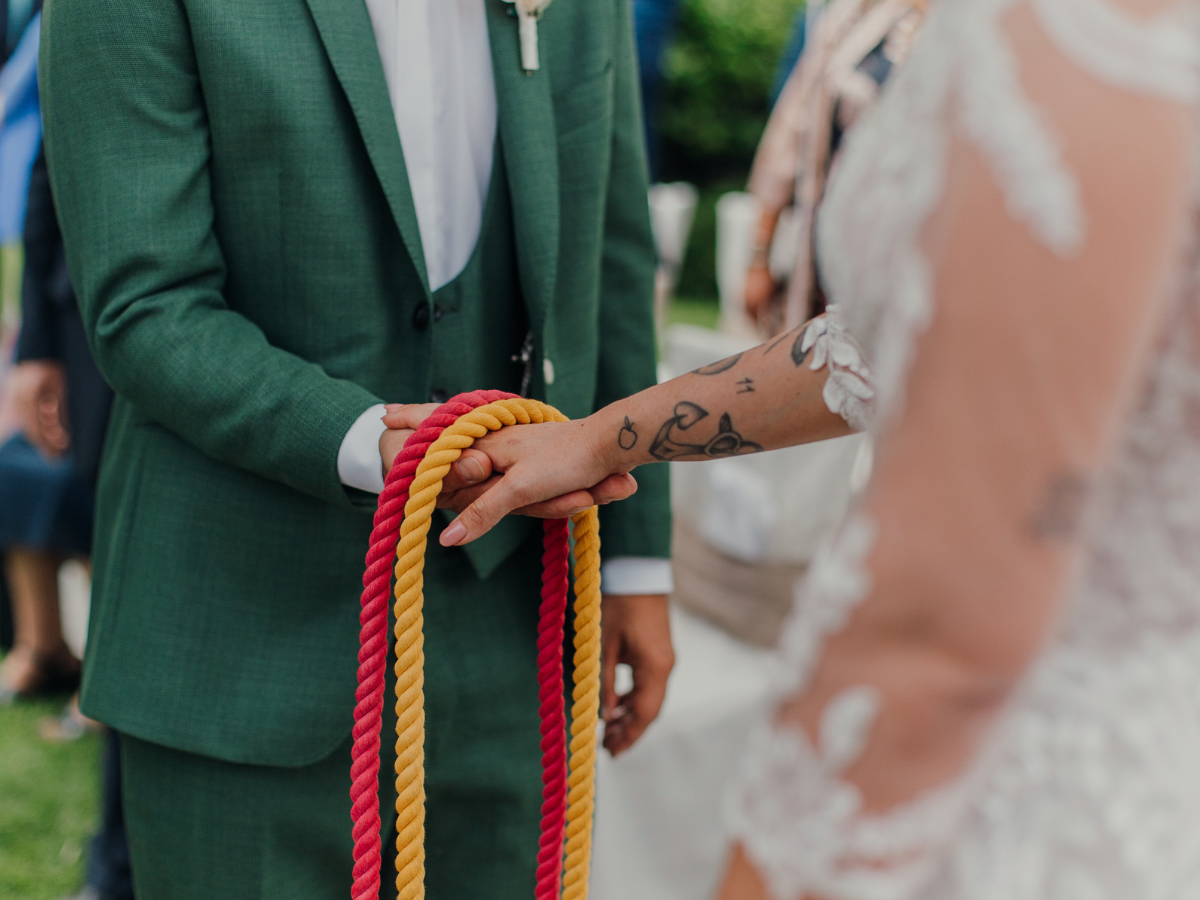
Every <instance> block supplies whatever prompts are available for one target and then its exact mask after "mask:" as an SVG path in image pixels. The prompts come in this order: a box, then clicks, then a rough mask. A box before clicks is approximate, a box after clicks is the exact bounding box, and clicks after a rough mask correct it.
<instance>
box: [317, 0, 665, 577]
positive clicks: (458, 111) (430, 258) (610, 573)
mask: <svg viewBox="0 0 1200 900" xmlns="http://www.w3.org/2000/svg"><path fill="white" fill-rule="evenodd" d="M484 2H485V0H366V4H367V12H368V13H369V14H370V16H371V27H372V28H374V30H375V44H376V46H377V47H378V48H379V57H380V59H381V60H382V62H383V76H384V79H385V80H386V81H387V87H388V93H389V94H390V95H391V100H392V112H393V113H394V114H395V116H396V127H397V128H398V129H399V131H400V145H401V147H403V149H404V163H405V167H406V169H407V171H408V182H409V185H410V186H411V189H412V196H413V203H414V204H415V206H416V209H417V224H418V226H419V227H420V230H421V247H422V249H423V251H424V253H425V267H426V270H427V271H428V273H429V287H430V289H431V290H435V291H436V290H437V289H438V288H440V287H442V286H443V285H446V284H448V283H449V282H451V281H452V280H453V279H454V278H455V277H456V276H457V275H458V274H459V273H460V272H461V271H462V270H463V268H464V267H465V266H466V264H467V262H468V261H470V259H471V254H472V253H473V252H474V250H475V245H476V243H477V242H478V241H479V232H480V229H481V228H482V225H483V208H484V204H485V203H486V202H487V195H488V189H489V186H490V182H491V178H492V163H493V152H494V150H495V144H496V84H495V80H494V75H493V72H492V51H491V45H490V44H489V43H488V30H487V10H486V8H485V6H484ZM513 39H514V40H516V32H515V26H514V34H513ZM383 414H384V408H383V406H373V407H371V408H370V409H368V410H367V411H366V412H364V413H363V414H362V415H361V416H359V417H358V419H357V421H355V423H354V424H353V425H352V426H351V427H350V430H349V431H348V432H346V436H345V437H344V438H343V439H342V444H341V448H340V449H339V451H338V458H337V467H338V477H339V478H340V479H341V481H342V483H343V484H345V485H348V486H349V487H354V488H358V489H360V490H365V491H370V492H372V493H376V494H377V493H379V492H380V491H382V490H383V462H382V460H381V459H380V456H379V438H380V436H381V435H382V434H383V432H384V430H385V429H384V426H383V423H382V422H381V421H380V418H381V417H382V416H383ZM601 582H602V585H603V590H604V591H605V592H606V593H612V594H666V593H670V591H671V589H672V577H671V564H670V562H668V561H667V560H662V559H649V558H641V557H623V558H616V559H610V560H607V561H606V562H605V563H604V566H603V567H602V569H601Z"/></svg>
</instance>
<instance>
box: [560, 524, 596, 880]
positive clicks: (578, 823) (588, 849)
mask: <svg viewBox="0 0 1200 900" xmlns="http://www.w3.org/2000/svg"><path fill="white" fill-rule="evenodd" d="M572 524H573V526H574V528H573V531H574V534H575V690H574V691H573V692H572V694H571V698H572V700H574V705H573V706H572V707H571V762H570V765H569V767H568V776H567V785H568V789H567V868H566V871H565V872H564V873H563V900H587V892H588V870H589V868H590V864H591V860H592V811H593V808H594V806H595V797H596V729H597V727H598V725H599V723H600V518H599V516H597V515H596V510H595V509H594V508H593V509H589V510H587V511H586V512H582V513H580V514H579V515H577V516H575V518H574V519H573V520H572Z"/></svg>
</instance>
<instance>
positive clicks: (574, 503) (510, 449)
mask: <svg viewBox="0 0 1200 900" xmlns="http://www.w3.org/2000/svg"><path fill="white" fill-rule="evenodd" d="M437 408H438V404H436V403H421V404H398V403H393V404H388V406H387V415H386V416H384V419H383V422H384V424H385V425H387V427H388V430H387V431H385V432H384V433H383V436H382V437H381V438H380V439H379V449H380V453H381V455H382V457H383V468H384V472H389V471H391V468H392V464H393V463H394V462H395V460H396V457H397V456H399V455H400V451H401V450H402V449H403V448H404V442H405V441H406V440H408V438H409V436H410V435H411V434H412V433H413V432H414V431H415V430H416V429H417V428H419V427H420V426H421V423H422V422H424V421H425V419H426V418H428V417H429V416H430V415H432V414H433V412H434V410H436V409H437ZM534 431H536V432H537V434H536V435H534V434H532V432H534ZM576 432H579V427H578V425H577V424H576V423H571V422H563V423H558V422H548V423H545V424H543V425H540V426H538V427H537V428H536V429H533V428H524V427H520V426H517V427H514V428H505V429H503V430H502V431H499V432H495V433H493V434H489V435H486V436H484V437H483V438H481V439H480V440H479V441H477V442H476V444H475V446H474V447H470V448H468V449H466V450H464V451H463V453H462V456H461V457H460V458H459V460H458V462H456V463H455V464H454V465H453V466H451V468H450V472H449V473H448V474H447V475H446V478H445V480H444V482H443V487H442V493H441V494H440V495H439V496H438V503H437V505H438V507H439V508H442V509H451V510H453V511H454V512H457V513H465V514H466V516H465V517H466V519H467V522H465V523H464V522H462V521H461V518H462V517H460V519H456V520H455V523H454V524H452V525H451V526H450V527H449V528H447V529H446V531H445V532H443V535H442V538H441V542H442V544H444V545H446V546H453V545H456V544H462V543H468V542H469V541H472V540H475V539H476V538H478V537H480V536H482V535H483V534H484V533H486V532H487V531H488V530H490V529H491V528H492V527H494V526H495V525H496V523H497V522H498V521H499V520H500V519H501V518H503V517H504V516H505V515H507V514H509V513H517V514H519V515H525V516H534V517H535V518H540V519H563V518H567V517H569V516H572V515H575V514H576V513H579V512H582V511H583V510H585V509H589V508H590V507H592V506H603V505H605V504H607V503H612V502H613V501H615V500H624V499H626V498H628V497H630V496H631V495H633V494H634V493H635V492H636V491H637V481H636V480H635V479H634V477H633V476H632V475H630V474H628V473H618V474H608V473H599V472H598V470H597V474H596V477H594V478H592V476H591V474H590V473H589V469H588V467H587V466H586V465H584V466H579V465H575V466H572V465H571V461H572V459H574V457H575V456H576V454H578V453H579V452H580V450H582V449H583V447H581V446H579V442H578V441H576V440H573V438H574V437H575V436H576V434H575V433H576ZM547 440H549V441H550V442H551V444H552V445H553V444H561V445H562V446H561V452H554V451H553V450H552V451H551V452H552V454H553V455H554V456H556V457H557V461H558V462H560V463H562V464H563V468H562V469H560V467H559V466H554V467H543V468H542V469H541V472H542V474H543V475H544V476H545V478H544V479H543V480H542V481H541V483H538V484H536V485H534V484H532V483H530V484H526V483H525V482H526V481H527V480H529V476H530V475H533V474H534V472H535V471H536V470H537V467H536V466H529V465H522V466H520V467H519V469H518V470H517V471H514V472H512V475H513V476H514V477H513V478H509V479H508V481H507V482H506V483H505V484H504V488H505V490H504V491H503V492H502V494H503V496H502V497H501V496H497V497H496V498H495V501H491V502H489V499H488V498H487V497H485V496H484V495H486V494H488V493H489V492H490V491H492V490H493V489H494V488H496V487H498V485H499V484H500V482H501V481H502V479H504V478H506V477H507V475H506V473H509V472H510V470H513V469H514V468H515V467H517V463H518V462H520V461H522V460H525V458H526V457H528V456H531V455H533V454H534V451H535V450H536V451H537V455H539V456H540V455H542V454H543V453H544V452H545V450H546V449H548V448H547V447H546V446H545V443H546V441H547ZM568 444H571V445H574V446H571V447H568V446H567V445H568ZM528 462H529V461H528V460H526V463H528ZM518 482H519V483H518ZM579 485H588V486H587V487H585V488H581V487H579ZM523 498H524V499H523ZM455 524H458V525H459V526H460V527H459V528H457V529H456V528H455ZM469 525H474V527H469Z"/></svg>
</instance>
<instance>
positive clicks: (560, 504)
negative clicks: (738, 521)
mask: <svg viewBox="0 0 1200 900" xmlns="http://www.w3.org/2000/svg"><path fill="white" fill-rule="evenodd" d="M872 397H873V392H872V390H871V387H870V375H869V373H868V371H867V368H866V366H865V365H864V364H863V362H862V358H861V355H860V353H859V350H858V348H857V347H856V346H855V344H854V342H853V341H852V340H851V338H850V337H849V336H848V335H847V334H846V333H845V332H844V331H842V329H841V328H840V326H839V324H838V321H837V312H836V309H835V310H831V311H830V313H829V314H827V315H826V316H822V317H820V318H818V319H814V320H813V321H811V322H809V323H807V324H806V325H803V326H801V327H800V328H798V329H795V330H793V331H790V332H787V333H786V334H783V335H780V336H778V337H776V338H774V339H772V340H770V341H768V342H766V343H764V344H761V345H759V346H757V347H754V348H752V349H750V350H747V351H746V352H744V353H739V354H737V355H736V356H731V357H729V358H728V359H724V360H721V361H720V362H716V363H713V364H712V365H708V366H704V367H702V368H700V369H697V370H696V371H694V372H689V373H688V374H686V375H682V376H680V377H678V378H674V379H672V380H670V381H667V382H664V383H662V384H659V385H656V386H654V387H651V388H648V389H646V390H644V391H642V392H640V393H638V394H634V395H633V396H631V397H627V398H625V399H624V400H620V401H618V402H616V403H613V404H611V405H609V406H607V407H605V408H604V409H602V410H600V411H599V412H597V413H595V414H593V415H591V416H589V417H588V418H586V419H580V420H578V421H575V422H570V423H564V424H549V425H537V426H532V427H516V428H506V429H504V430H502V431H499V432H496V433H494V434H491V435H488V436H487V437H485V438H483V439H482V440H480V441H478V442H477V443H476V445H475V447H476V449H478V450H481V451H483V452H484V453H486V454H487V456H488V457H490V459H491V461H492V465H493V468H494V471H496V472H503V473H504V477H503V478H499V479H497V480H495V482H494V484H493V485H492V486H491V488H490V490H488V491H487V493H485V494H483V495H482V496H481V497H480V498H479V499H477V500H475V502H474V503H472V504H471V506H470V507H468V508H467V509H466V510H465V511H464V512H463V513H462V515H461V516H459V518H458V519H457V520H456V521H457V522H458V523H459V524H461V525H462V526H463V527H464V529H465V531H462V532H459V531H457V530H456V529H455V528H454V526H453V525H451V526H450V527H449V528H447V529H446V531H445V532H444V533H443V536H442V541H443V543H446V544H463V543H469V542H470V541H472V540H475V539H476V538H478V537H480V536H481V535H482V534H484V533H485V532H486V531H487V530H488V529H490V528H491V527H492V526H494V525H495V524H496V523H497V522H499V521H500V519H502V518H503V517H504V516H505V515H507V514H508V513H510V512H512V511H514V510H518V509H524V508H528V507H530V506H531V505H532V504H537V503H541V502H542V501H547V500H551V499H552V498H558V499H557V500H555V502H554V503H552V504H550V505H548V506H547V505H545V504H543V505H542V506H541V507H538V508H537V513H538V514H541V515H551V516H555V515H558V516H561V515H564V514H565V513H566V512H567V511H568V510H569V509H570V508H571V506H572V505H573V504H574V505H585V506H586V505H591V504H590V501H589V499H588V497H587V495H586V494H580V493H579V492H580V491H581V490H586V489H587V488H589V487H591V486H592V485H597V484H600V483H601V482H602V481H603V480H604V479H605V477H606V476H609V475H612V474H614V473H626V472H629V471H630V470H632V469H634V468H635V467H637V466H640V465H643V464H645V463H653V462H667V461H672V460H675V461H679V460H708V459H720V458H722V457H728V456H737V455H741V454H744V453H756V452H759V451H762V450H772V449H776V448H779V447H785V446H791V445H794V444H803V443H809V442H812V441H820V440H826V439H828V438H834V437H841V436H843V435H846V434H850V433H851V432H852V431H854V430H858V429H861V428H862V427H864V426H865V420H866V417H867V415H868V411H869V408H870V403H871V399H872ZM385 421H389V424H392V425H393V427H395V426H399V425H404V424H406V422H405V421H403V420H402V418H401V417H396V418H395V419H394V420H385Z"/></svg>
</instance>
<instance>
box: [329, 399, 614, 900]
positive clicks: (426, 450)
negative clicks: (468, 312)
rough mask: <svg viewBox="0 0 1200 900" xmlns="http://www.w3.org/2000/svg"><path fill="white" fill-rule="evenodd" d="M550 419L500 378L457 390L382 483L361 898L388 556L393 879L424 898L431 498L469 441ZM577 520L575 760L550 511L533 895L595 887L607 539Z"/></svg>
mask: <svg viewBox="0 0 1200 900" xmlns="http://www.w3.org/2000/svg"><path fill="white" fill-rule="evenodd" d="M544 421H566V417H565V416H563V415H562V414H561V413H559V412H558V411H557V410H555V409H554V408H553V407H550V406H548V405H546V404H544V403H540V402H538V401H535V400H527V399H522V398H519V397H513V396H512V395H508V394H502V393H500V392H496V391H481V392H476V393H474V394H464V395H460V396H458V397H456V398H454V399H453V400H451V401H450V402H449V403H447V404H445V405H444V406H442V407H440V408H439V409H438V410H437V412H435V414H434V415H433V416H431V417H430V418H429V419H427V420H426V422H425V423H423V425H422V427H421V429H419V430H418V431H417V432H416V433H415V434H413V435H412V436H411V437H410V438H409V440H408V441H407V442H406V443H405V447H404V450H403V451H402V453H401V455H400V457H399V458H398V459H397V461H396V464H395V466H394V467H393V470H392V472H391V473H390V474H389V477H388V479H387V484H386V486H385V488H384V492H383V494H381V495H380V498H379V509H378V511H377V512H376V516H375V529H374V531H373V532H372V536H371V549H370V551H369V553H368V555H367V570H366V573H365V574H364V576H363V585H364V590H363V597H362V605H363V611H362V615H361V623H362V634H361V636H360V639H361V644H362V648H361V650H360V653H359V662H360V666H359V689H358V693H357V699H358V706H357V707H356V710H355V727H354V761H353V765H352V769H351V772H352V779H353V786H352V788H351V798H352V813H353V817H354V841H355V848H354V859H355V866H354V889H353V894H352V896H353V898H354V900H372V898H376V897H378V895H379V886H380V881H379V877H380V876H379V869H380V859H381V852H380V850H381V848H380V844H379V837H380V826H381V821H380V816H379V797H378V774H379V748H380V739H379V733H380V727H381V721H382V701H383V674H382V673H383V665H384V664H385V660H386V644H385V641H384V639H383V636H382V635H383V632H384V631H386V621H387V607H386V601H385V600H384V599H383V598H384V597H385V594H386V589H387V585H388V581H389V578H388V574H389V573H388V572H387V563H386V560H387V558H389V557H391V555H392V553H393V548H395V550H394V552H395V554H396V559H397V561H396V565H395V577H396V584H395V598H396V602H395V620H396V625H395V640H396V666H395V672H396V717H397V724H396V733H397V740H396V794H397V799H396V814H397V820H396V831H397V840H396V872H397V875H396V888H397V894H398V897H399V900H423V898H424V896H425V849H424V842H425V750H424V747H425V702H424V684H425V682H424V660H425V657H424V635H423V626H424V612H423V611H424V562H425V550H426V547H427V544H428V535H429V530H430V526H431V521H432V516H433V511H434V509H435V508H436V505H437V497H438V494H439V493H441V490H442V484H443V480H444V479H445V477H446V475H447V474H448V473H449V471H450V467H451V466H452V465H453V464H454V463H455V462H456V461H457V460H458V458H459V457H460V456H461V455H462V451H463V450H465V449H466V448H467V447H469V446H471V445H472V444H473V443H474V442H475V441H476V440H478V439H479V438H481V437H483V436H484V435H486V434H488V433H489V432H492V431H497V430H499V429H500V428H503V427H505V426H508V425H517V424H523V425H524V424H530V423H538V422H544ZM401 509H403V515H402V518H401V513H400V510H401ZM572 525H573V532H574V537H575V548H574V558H575V595H576V600H575V639H574V649H575V655H574V688H573V691H572V701H573V705H572V710H571V741H570V758H569V761H568V760H567V754H566V746H565V744H566V738H565V702H564V700H563V673H562V654H561V647H562V641H563V631H564V619H565V613H566V606H567V556H568V553H569V551H568V547H567V545H568V540H567V527H566V521H565V520H558V521H553V520H550V521H547V522H546V523H545V539H544V551H545V552H544V556H543V570H544V572H543V588H542V605H541V608H540V610H539V626H538V645H537V647H538V685H539V691H538V694H539V701H540V714H541V717H542V726H541V734H542V742H541V746H542V752H543V758H542V764H543V784H544V788H543V804H542V834H541V838H540V840H539V847H538V867H537V888H536V893H535V897H536V900H551V898H555V897H557V896H558V895H559V892H560V888H561V891H562V895H563V897H564V898H566V900H585V898H586V896H587V883H588V870H589V862H590V856H591V835H592V814H593V809H594V804H595V760H596V744H597V734H596V732H597V726H598V724H599V706H600V539H599V519H598V517H597V515H596V510H595V509H589V510H586V511H584V512H582V513H580V514H578V515H577V516H575V517H574V518H573V520H572ZM397 538H398V539H399V546H398V547H397ZM564 837H565V842H566V846H565V855H566V868H565V871H563V855H564ZM560 875H561V879H560Z"/></svg>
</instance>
